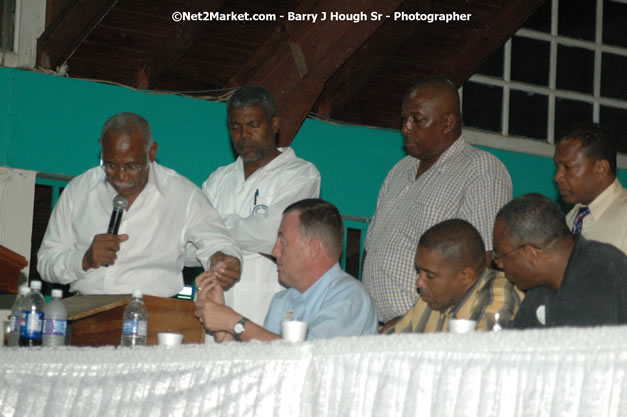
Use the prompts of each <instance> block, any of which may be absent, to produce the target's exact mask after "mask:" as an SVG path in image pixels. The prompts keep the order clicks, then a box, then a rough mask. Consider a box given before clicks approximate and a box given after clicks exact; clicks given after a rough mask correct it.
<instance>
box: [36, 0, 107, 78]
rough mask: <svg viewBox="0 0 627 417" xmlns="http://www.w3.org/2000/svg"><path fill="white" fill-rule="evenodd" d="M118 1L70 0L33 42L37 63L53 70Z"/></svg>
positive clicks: (64, 60) (72, 51)
mask: <svg viewBox="0 0 627 417" xmlns="http://www.w3.org/2000/svg"><path fill="white" fill-rule="evenodd" d="M118 1H119V0H74V1H72V2H70V3H69V4H68V5H67V6H66V8H65V9H64V10H63V11H62V12H61V13H60V14H59V15H58V16H57V18H56V19H55V20H54V21H53V22H52V23H51V24H50V25H49V26H48V27H47V28H46V30H45V31H44V33H43V34H42V35H41V36H40V37H39V39H38V40H37V64H38V65H40V66H42V67H44V68H47V69H53V70H56V69H57V68H58V67H59V66H60V65H62V64H63V63H64V62H66V61H67V60H68V59H69V58H70V57H71V56H72V54H73V53H74V51H75V50H76V48H78V47H79V46H80V45H81V43H82V42H83V41H84V40H85V38H87V36H88V35H89V34H90V33H91V32H92V30H94V28H95V27H96V26H97V25H98V23H100V21H102V19H104V18H105V16H107V14H108V13H109V11H110V10H111V9H112V8H113V7H114V6H115V5H116V4H117V3H118Z"/></svg>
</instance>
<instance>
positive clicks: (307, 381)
mask: <svg viewBox="0 0 627 417" xmlns="http://www.w3.org/2000/svg"><path fill="white" fill-rule="evenodd" d="M369 415H373V416H437V417H444V416H481V417H508V416H512V417H513V416H521V417H522V416H529V417H531V416H533V417H543V416H546V417H560V416H563V417H574V416H581V417H604V416H627V326H622V327H606V328H597V329H558V330H544V331H526V332H519V331H506V332H500V333H485V334H484V333H474V334H467V335H453V334H435V335H401V336H372V337H363V338H339V339H334V340H328V341H318V342H312V343H303V344H298V345H290V344H287V343H284V342H274V343H258V342H257V343H248V344H238V343H229V344H225V345H185V346H181V347H179V348H174V349H166V348H162V347H144V348H139V349H134V350H131V349H115V348H57V349H43V348H35V349H26V348H21V349H16V348H13V349H8V348H3V349H0V416H29V417H37V416H54V417H59V416H77V417H88V416H112V417H113V416H116V417H123V416H181V417H183V416H185V417H193V416H289V417H295V416H312V417H313V416H315V417H323V416H333V417H335V416H369Z"/></svg>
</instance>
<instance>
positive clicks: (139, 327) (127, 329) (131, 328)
mask: <svg viewBox="0 0 627 417" xmlns="http://www.w3.org/2000/svg"><path fill="white" fill-rule="evenodd" d="M122 334H123V335H125V336H141V337H146V334H148V323H147V322H146V320H124V322H123V323H122Z"/></svg>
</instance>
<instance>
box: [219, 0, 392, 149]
mask: <svg viewBox="0 0 627 417" xmlns="http://www.w3.org/2000/svg"><path fill="white" fill-rule="evenodd" d="M312 3H313V4H312ZM400 3H401V0H391V1H386V2H380V1H376V0H361V1H354V0H353V1H351V0H340V1H333V0H321V1H318V2H311V1H309V2H307V4H308V5H311V8H309V12H308V13H316V14H317V15H319V16H321V15H322V12H326V13H329V12H331V11H338V12H342V13H351V14H354V13H360V12H364V13H367V14H369V13H370V12H372V11H376V12H379V13H383V14H386V13H390V12H392V11H394V10H395V9H396V8H397V7H398V5H399V4H400ZM303 9H305V7H302V4H301V7H300V8H299V10H303ZM383 21H384V20H383V19H382V20H373V19H367V20H365V21H362V22H360V23H359V24H355V23H353V22H351V21H333V22H326V24H320V23H317V24H313V23H309V22H301V23H296V22H294V23H293V24H292V23H290V24H286V25H285V27H283V28H281V29H279V33H275V35H274V36H272V37H271V38H270V39H268V41H267V42H266V43H265V44H264V45H262V47H261V48H260V49H259V51H258V53H255V54H254V55H253V56H252V57H251V60H249V63H248V64H247V65H245V66H244V67H243V70H242V71H240V72H239V73H238V74H236V76H235V77H233V78H232V79H231V85H242V84H257V85H262V86H264V87H266V88H267V89H268V90H270V91H271V92H272V93H273V94H274V96H275V99H276V101H277V107H278V110H279V113H280V114H281V116H282V118H283V121H284V122H283V123H282V124H281V132H280V137H279V144H280V145H281V146H285V145H288V144H289V143H291V141H292V139H293V138H294V136H295V135H296V132H297V131H298V129H299V128H300V126H301V124H302V122H303V121H304V119H305V117H307V115H308V114H309V112H310V111H311V108H312V106H313V104H314V103H315V102H316V100H317V99H318V97H319V95H320V93H321V92H322V89H323V87H324V85H325V83H326V81H327V80H328V79H329V78H330V77H331V76H332V75H333V74H334V73H335V71H337V69H338V68H339V67H340V66H341V65H342V64H343V63H344V62H345V61H346V60H347V59H348V58H349V57H350V56H351V55H352V54H353V53H354V52H355V51H356V50H357V49H358V48H359V47H360V46H361V45H362V44H363V43H364V42H365V41H366V40H367V39H368V37H370V36H371V35H372V33H374V31H376V30H377V28H379V27H380V26H381V24H382V23H383ZM281 31H285V32H287V33H286V34H284V35H281V34H280V32H281Z"/></svg>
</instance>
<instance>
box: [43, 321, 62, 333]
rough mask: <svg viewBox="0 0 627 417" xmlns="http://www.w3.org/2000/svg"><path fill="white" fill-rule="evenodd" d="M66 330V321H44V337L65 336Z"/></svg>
mask: <svg viewBox="0 0 627 417" xmlns="http://www.w3.org/2000/svg"><path fill="white" fill-rule="evenodd" d="M66 330H67V321H66V320H55V319H45V320H44V335H46V336H65V332H66Z"/></svg>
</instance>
